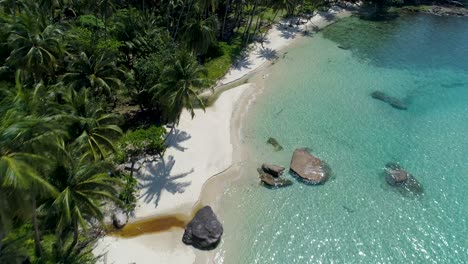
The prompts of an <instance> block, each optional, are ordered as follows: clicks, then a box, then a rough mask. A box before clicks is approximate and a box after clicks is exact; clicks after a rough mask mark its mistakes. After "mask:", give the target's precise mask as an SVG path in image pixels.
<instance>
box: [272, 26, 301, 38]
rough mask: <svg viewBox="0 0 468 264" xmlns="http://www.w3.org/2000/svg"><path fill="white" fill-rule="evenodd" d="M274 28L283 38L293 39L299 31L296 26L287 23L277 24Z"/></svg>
mask: <svg viewBox="0 0 468 264" xmlns="http://www.w3.org/2000/svg"><path fill="white" fill-rule="evenodd" d="M276 29H277V30H278V31H279V32H280V36H281V37H282V38H284V39H294V38H296V36H297V34H299V33H300V32H301V30H300V29H299V28H298V27H295V26H292V25H288V24H283V23H280V24H277V25H276Z"/></svg>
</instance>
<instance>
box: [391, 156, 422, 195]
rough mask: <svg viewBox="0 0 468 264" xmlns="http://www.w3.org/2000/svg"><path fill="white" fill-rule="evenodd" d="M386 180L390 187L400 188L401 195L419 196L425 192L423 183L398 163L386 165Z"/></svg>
mask: <svg viewBox="0 0 468 264" xmlns="http://www.w3.org/2000/svg"><path fill="white" fill-rule="evenodd" d="M385 179H386V181H387V183H388V184H389V185H390V186H393V187H396V188H398V190H399V191H400V193H402V194H404V195H406V194H413V195H419V194H422V193H423V192H424V188H423V187H422V185H421V183H419V182H418V180H416V178H415V177H414V176H413V175H411V174H410V173H409V172H407V171H406V170H404V169H403V168H402V167H401V166H400V165H399V164H397V163H387V164H386V165H385Z"/></svg>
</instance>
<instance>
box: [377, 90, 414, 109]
mask: <svg viewBox="0 0 468 264" xmlns="http://www.w3.org/2000/svg"><path fill="white" fill-rule="evenodd" d="M371 97H372V98H374V99H377V100H380V101H383V102H386V103H388V104H389V105H391V106H392V107H393V108H396V109H399V110H406V109H408V107H407V106H406V104H405V103H403V102H402V101H400V100H399V99H398V98H396V97H392V96H389V95H387V94H385V93H384V92H381V91H375V92H373V93H372V94H371Z"/></svg>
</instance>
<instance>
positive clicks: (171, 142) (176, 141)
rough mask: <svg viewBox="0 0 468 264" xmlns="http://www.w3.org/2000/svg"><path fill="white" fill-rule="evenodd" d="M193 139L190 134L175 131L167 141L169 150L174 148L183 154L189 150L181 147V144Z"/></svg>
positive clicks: (178, 130)
mask: <svg viewBox="0 0 468 264" xmlns="http://www.w3.org/2000/svg"><path fill="white" fill-rule="evenodd" d="M191 138H192V136H191V135H190V134H189V133H187V132H185V131H182V130H180V129H174V132H173V133H172V135H171V136H169V138H168V139H167V141H166V145H167V147H168V148H171V147H172V148H175V149H177V150H179V151H182V152H183V151H185V150H186V149H187V148H185V147H183V146H181V145H180V143H182V142H184V141H187V140H189V139H191Z"/></svg>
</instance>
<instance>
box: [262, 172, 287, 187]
mask: <svg viewBox="0 0 468 264" xmlns="http://www.w3.org/2000/svg"><path fill="white" fill-rule="evenodd" d="M260 180H261V181H262V183H263V184H265V185H267V186H269V187H271V188H281V187H286V186H290V185H292V181H290V180H288V179H283V178H275V177H273V176H272V175H270V174H268V173H261V174H260Z"/></svg>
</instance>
